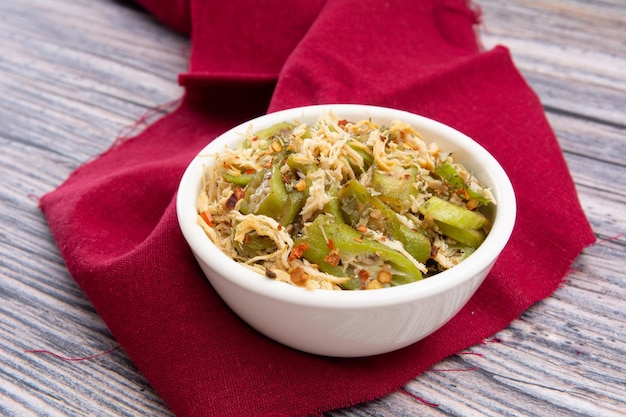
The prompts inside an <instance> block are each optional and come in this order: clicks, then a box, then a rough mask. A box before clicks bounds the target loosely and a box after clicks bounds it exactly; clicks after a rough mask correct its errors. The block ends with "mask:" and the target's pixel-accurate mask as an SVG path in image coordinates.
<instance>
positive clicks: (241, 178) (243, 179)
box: [223, 173, 255, 187]
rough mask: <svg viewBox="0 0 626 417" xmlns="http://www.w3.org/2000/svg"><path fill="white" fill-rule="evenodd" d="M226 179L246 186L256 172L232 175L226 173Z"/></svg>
mask: <svg viewBox="0 0 626 417" xmlns="http://www.w3.org/2000/svg"><path fill="white" fill-rule="evenodd" d="M223 175H224V179H225V180H226V181H228V182H230V183H232V184H235V185H238V186H240V187H245V186H246V185H248V183H249V182H250V181H251V180H252V178H254V175H255V174H239V175H232V174H227V173H224V174H223Z"/></svg>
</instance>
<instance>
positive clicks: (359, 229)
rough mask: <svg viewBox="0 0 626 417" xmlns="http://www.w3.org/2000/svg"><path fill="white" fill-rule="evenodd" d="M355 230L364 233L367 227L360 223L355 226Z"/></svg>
mask: <svg viewBox="0 0 626 417" xmlns="http://www.w3.org/2000/svg"><path fill="white" fill-rule="evenodd" d="M356 230H357V231H359V232H361V233H365V232H367V227H366V226H364V225H360V226H358V227H357V228H356Z"/></svg>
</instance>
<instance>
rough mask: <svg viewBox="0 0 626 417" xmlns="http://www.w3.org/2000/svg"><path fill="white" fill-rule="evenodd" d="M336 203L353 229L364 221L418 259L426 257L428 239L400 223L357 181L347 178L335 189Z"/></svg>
mask: <svg viewBox="0 0 626 417" xmlns="http://www.w3.org/2000/svg"><path fill="white" fill-rule="evenodd" d="M339 204H340V207H341V210H342V212H343V214H344V220H345V221H346V223H347V224H348V225H350V226H352V227H355V228H356V227H358V226H359V225H361V224H363V223H362V222H364V221H365V224H364V225H365V226H367V227H368V228H370V229H372V230H376V231H378V232H380V233H382V234H384V235H385V236H387V237H389V238H391V239H394V240H397V241H399V242H401V243H402V244H403V245H404V248H405V249H406V251H407V252H409V253H410V254H411V256H413V257H414V258H415V259H416V260H418V261H419V262H422V263H424V262H426V260H427V259H428V258H429V257H430V240H429V239H428V238H427V237H426V236H424V235H423V234H421V233H419V232H417V231H414V230H412V229H410V228H408V227H406V226H404V225H402V224H401V223H400V221H399V220H398V217H397V216H396V213H395V212H394V211H393V209H391V207H389V206H388V205H386V204H385V203H384V202H382V201H381V200H380V199H379V198H377V197H375V196H372V195H371V194H370V193H369V191H368V190H367V189H366V188H365V187H364V186H363V185H362V184H361V183H360V182H358V181H356V180H350V181H348V182H347V183H346V185H345V186H344V187H342V188H341V190H339Z"/></svg>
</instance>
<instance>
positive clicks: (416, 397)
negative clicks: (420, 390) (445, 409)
mask: <svg viewBox="0 0 626 417" xmlns="http://www.w3.org/2000/svg"><path fill="white" fill-rule="evenodd" d="M399 392H401V393H403V394H406V395H408V396H409V397H411V398H413V399H415V400H417V401H419V402H421V403H422V404H424V405H427V406H429V407H439V404H435V403H431V402H428V401H426V400H425V399H423V398H422V397H420V396H417V395H415V394H413V393H412V392H409V391H407V390H406V389H404V388H400V390H399Z"/></svg>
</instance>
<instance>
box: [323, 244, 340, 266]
mask: <svg viewBox="0 0 626 417" xmlns="http://www.w3.org/2000/svg"><path fill="white" fill-rule="evenodd" d="M324 262H327V263H329V264H330V265H332V266H337V265H339V262H341V255H340V254H339V248H336V249H333V250H332V251H331V252H330V253H329V254H328V255H326V256H324Z"/></svg>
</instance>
